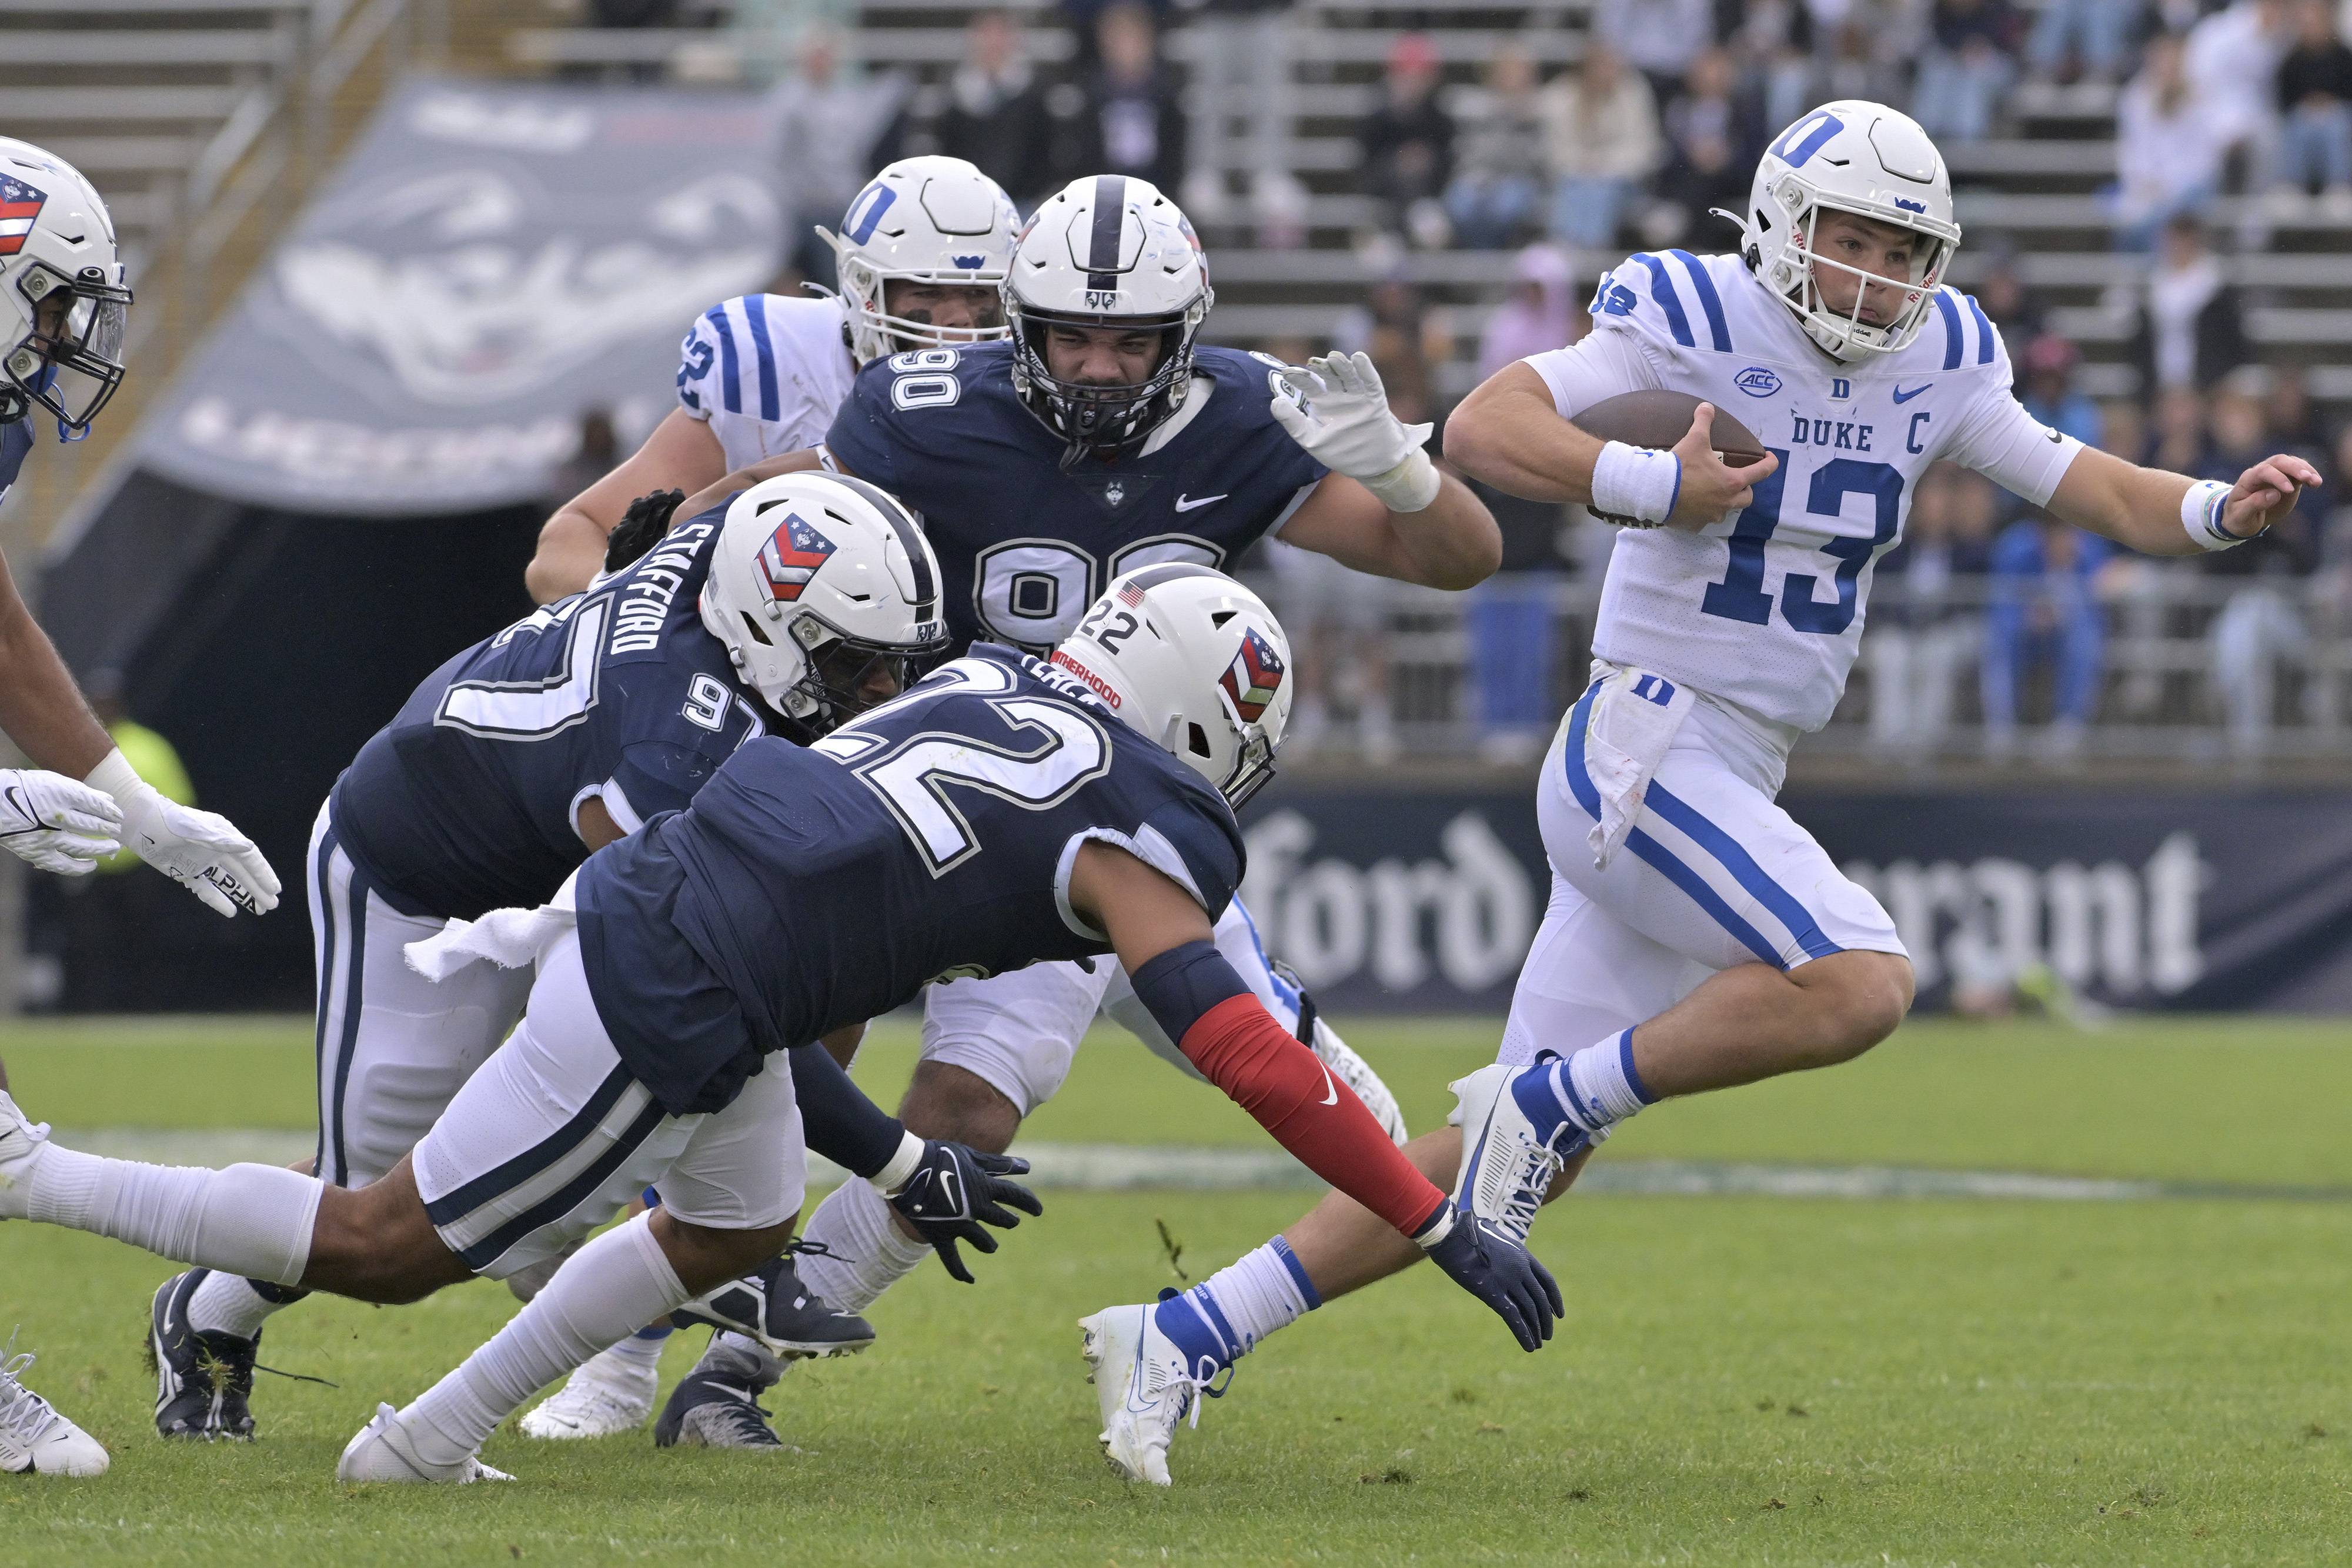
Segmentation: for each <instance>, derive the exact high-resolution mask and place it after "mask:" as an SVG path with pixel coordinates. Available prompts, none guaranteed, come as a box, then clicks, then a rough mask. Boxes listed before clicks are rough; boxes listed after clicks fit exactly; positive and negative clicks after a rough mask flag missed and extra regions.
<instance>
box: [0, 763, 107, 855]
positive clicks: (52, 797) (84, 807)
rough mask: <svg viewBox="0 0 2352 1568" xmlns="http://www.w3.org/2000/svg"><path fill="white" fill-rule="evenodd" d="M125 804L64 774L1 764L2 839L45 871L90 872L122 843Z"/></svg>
mask: <svg viewBox="0 0 2352 1568" xmlns="http://www.w3.org/2000/svg"><path fill="white" fill-rule="evenodd" d="M121 833H122V809H121V807H119V806H117V805H116V804H115V803H114V802H113V801H112V800H108V799H107V798H106V797H105V796H103V795H101V794H100V793H99V792H98V791H97V790H95V789H91V788H90V787H89V786H88V785H87V784H79V783H76V782H75V781H74V780H73V779H68V778H67V777H66V776H65V775H64V774H62V773H44V772H42V771H40V770H39V769H38V768H25V769H23V770H21V771H19V770H17V769H14V768H0V844H5V845H6V846H7V847H8V850H9V852H11V853H13V854H15V855H16V856H17V857H19V858H20V859H23V860H26V861H30V862H32V863H33V865H34V866H35V867H36V868H37V869H38V870H41V871H53V872H55V873H58V875H59V876H88V875H89V873H91V872H94V871H96V870H97V869H98V862H100V861H102V860H104V859H105V858H106V857H107V856H109V855H110V854H112V853H114V852H116V851H117V850H119V849H121V847H122V839H121Z"/></svg>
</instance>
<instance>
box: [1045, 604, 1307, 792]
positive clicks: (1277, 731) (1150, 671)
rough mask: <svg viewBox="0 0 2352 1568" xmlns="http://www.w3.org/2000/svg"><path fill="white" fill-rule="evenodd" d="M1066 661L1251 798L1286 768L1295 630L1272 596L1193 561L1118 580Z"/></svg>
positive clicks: (1064, 649) (1069, 646)
mask: <svg viewBox="0 0 2352 1568" xmlns="http://www.w3.org/2000/svg"><path fill="white" fill-rule="evenodd" d="M1054 663H1055V664H1056V665H1059V666H1060V667H1061V668H1063V669H1065V670H1066V671H1068V672H1069V673H1071V674H1075V675H1076V676H1077V677H1078V678H1079V679H1080V680H1082V681H1084V682H1085V683H1086V684H1087V685H1088V686H1090V687H1092V688H1093V689H1094V690H1095V691H1097V692H1098V693H1100V694H1102V695H1103V698H1104V700H1105V701H1107V702H1108V703H1109V704H1110V705H1111V706H1113V707H1114V708H1116V709H1117V710H1118V716H1120V717H1121V718H1123V719H1125V720H1127V722H1128V723H1129V725H1131V726H1132V727H1135V728H1136V729H1139V730H1140V731H1142V732H1143V733H1144V734H1145V735H1147V736H1149V737H1151V738H1152V739H1153V740H1155V741H1158V742H1159V743H1160V745H1161V746H1164V747H1167V748H1168V749H1169V750H1170V751H1171V752H1173V753H1174V754H1175V755H1176V756H1177V757H1178V758H1181V759H1182V761H1183V762H1184V763H1185V764H1186V765H1187V766H1189V767H1190V768H1192V770H1193V771H1194V772H1196V773H1198V774H1200V775H1201V777H1202V778H1203V779H1207V780H1208V781H1209V782H1210V783H1212V784H1213V785H1215V786H1216V787H1217V789H1218V791H1219V792H1220V793H1222V794H1223V796H1224V798H1225V800H1226V803H1227V804H1229V805H1231V806H1232V807H1233V808H1234V810H1240V809H1241V806H1242V802H1244V800H1248V799H1249V798H1250V797H1251V796H1252V795H1254V794H1255V793H1257V791H1258V790H1259V789H1262V788H1263V787H1264V786H1265V783H1266V781H1267V780H1268V779H1272V778H1273V777H1274V754H1275V753H1276V751H1277V750H1278V749H1280V747H1281V746H1282V733H1283V730H1284V729H1285V728H1286V727H1288V725H1289V723H1290V698H1291V684H1292V683H1291V682H1290V680H1289V678H1288V677H1289V670H1290V639H1289V638H1288V637H1286V636H1285V635H1284V634H1283V631H1282V622H1279V621H1276V619H1275V618H1274V612H1273V611H1271V610H1268V609H1267V608H1266V607H1265V601H1264V600H1262V599H1260V598H1259V597H1258V596H1257V595H1256V594H1255V593H1252V592H1251V591H1249V590H1248V589H1246V588H1244V587H1243V586H1242V585H1241V584H1240V583H1238V582H1235V581H1234V580H1233V579H1232V578H1230V577H1227V576H1226V575H1225V574H1224V573H1223V572H1222V571H1216V570H1212V569H1210V568H1208V567H1205V566H1195V565H1192V563H1190V562H1186V561H1169V562H1166V563H1163V564H1161V565H1159V566H1146V567H1139V568H1138V569H1136V570H1133V571H1129V572H1123V573H1121V574H1120V575H1119V576H1118V577H1115V578H1113V579H1112V580H1111V583H1110V587H1109V588H1108V589H1107V590H1105V591H1104V593H1103V596H1102V597H1101V598H1100V599H1097V600H1096V601H1094V603H1093V605H1092V606H1091V607H1089V608H1088V609H1087V614H1086V619H1085V620H1083V621H1081V622H1078V629H1077V630H1076V632H1071V633H1070V634H1069V636H1067V637H1066V638H1064V639H1063V640H1062V645H1061V646H1060V647H1058V648H1056V649H1055V650H1054Z"/></svg>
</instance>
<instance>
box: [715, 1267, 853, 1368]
mask: <svg viewBox="0 0 2352 1568" xmlns="http://www.w3.org/2000/svg"><path fill="white" fill-rule="evenodd" d="M669 1321H670V1322H673V1323H676V1324H677V1326H678V1327H680V1328H685V1327H687V1326H688V1325H689V1324H694V1323H699V1324H703V1325H705V1326H707V1327H709V1328H714V1329H725V1330H729V1331H730V1332H732V1333H740V1334H743V1335H745V1336H747V1337H748V1338H751V1339H755V1340H757V1341H759V1342H760V1343H761V1345H762V1346H764V1347H765V1348H766V1349H767V1351H768V1353H769V1354H772V1355H774V1356H776V1357H777V1358H778V1359H780V1360H782V1361H798V1360H800V1359H801V1358H803V1357H804V1356H806V1357H817V1356H827V1355H855V1354H857V1353H858V1352H859V1351H861V1350H864V1349H865V1348H866V1346H868V1345H870V1344H872V1343H874V1325H873V1324H871V1323H869V1322H866V1320H865V1319H864V1318H861V1317H859V1316H858V1315H857V1314H856V1313H855V1312H842V1311H840V1310H838V1309H837V1308H835V1306H833V1305H832V1303H830V1302H828V1301H826V1300H825V1299H824V1297H823V1296H820V1295H818V1294H817V1293H816V1292H815V1291H812V1290H810V1289H809V1288H808V1287H807V1286H806V1285H804V1284H803V1283H801V1277H800V1275H799V1274H797V1273H795V1272H794V1271H793V1255H792V1253H790V1252H787V1253H785V1254H784V1255H783V1256H782V1257H781V1258H779V1259H777V1260H775V1261H773V1262H772V1263H769V1264H767V1265H765V1266H764V1267H762V1268H760V1269H757V1270H753V1271H752V1272H751V1273H749V1274H746V1275H744V1276H743V1277H742V1278H741V1279H740V1280H730V1281H727V1283H725V1284H723V1285H721V1286H719V1288H718V1289H717V1290H715V1291H709V1292H708V1293H706V1294H704V1295H700V1296H697V1297H696V1298H695V1299H694V1300H693V1301H688V1302H687V1303H686V1305H684V1306H682V1307H680V1308H678V1309H677V1311H675V1312H671V1313H670V1315H669Z"/></svg>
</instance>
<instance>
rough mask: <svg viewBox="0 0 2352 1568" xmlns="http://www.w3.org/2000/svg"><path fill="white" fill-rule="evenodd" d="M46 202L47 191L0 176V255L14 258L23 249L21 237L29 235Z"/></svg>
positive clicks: (23, 238) (23, 239)
mask: <svg viewBox="0 0 2352 1568" xmlns="http://www.w3.org/2000/svg"><path fill="white" fill-rule="evenodd" d="M48 199H49V193H47V191H37V190H35V189H33V187H32V186H30V185H27V184H26V183H25V182H24V181H22V180H18V179H14V178H11V177H10V176H8V175H5V174H0V256H14V255H16V253H17V252H18V251H20V250H22V249H24V248H25V236H26V235H29V234H31V233H32V232H33V220H34V219H35V218H37V217H39V216H40V215H41V208H42V206H43V205H44V204H47V201H48Z"/></svg>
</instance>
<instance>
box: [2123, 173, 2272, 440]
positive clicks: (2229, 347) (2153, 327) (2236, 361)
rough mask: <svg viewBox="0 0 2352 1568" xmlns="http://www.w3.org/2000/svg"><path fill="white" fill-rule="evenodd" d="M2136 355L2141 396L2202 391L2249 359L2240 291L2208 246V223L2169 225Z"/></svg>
mask: <svg viewBox="0 0 2352 1568" xmlns="http://www.w3.org/2000/svg"><path fill="white" fill-rule="evenodd" d="M2132 350H2133V358H2134V359H2135V360H2136V361H2137V363H2138V366H2139V373H2140V388H2141V391H2142V394H2143V395H2146V394H2147V393H2148V392H2158V393H2161V392H2166V391H2168V390H2169V389H2171V388H2173V387H2180V386H2187V387H2194V388H2196V389H2197V390H2198V391H2200V392H2203V391H2205V390H2206V389H2208V388H2210V387H2211V386H2212V385H2213V383H2214V382H2218V381H2220V380H2221V378H2222V377H2223V376H2225V375H2228V374H2229V373H2230V372H2231V371H2233V370H2235V369H2237V368H2238V367H2239V366H2240V365H2242V364H2243V363H2245V362H2246V359H2247V350H2246V333H2245V327H2244V323H2243V320H2242V316H2241V313H2240V311H2239V307H2238V291H2237V289H2236V287H2233V286H2232V285H2231V283H2230V282H2229V280H2228V279H2227V278H2225V277H2223V276H2222V273H2221V261H2220V260H2219V259H2218V258H2217V257H2215V256H2214V255H2213V253H2212V252H2211V251H2210V250H2208V249H2207V248H2206V247H2205V225H2203V224H2201V223H2200V222H2199V221H2198V220H2197V218H2196V216H2195V215H2194V214H2189V213H2181V214H2177V215H2175V216H2174V217H2173V219H2172V221H2171V222H2169V223H2168V224H2166V225H2165V226H2164V250H2163V254H2162V255H2160V256H2158V258H2157V264H2156V267H2154V269H2152V270H2151V271H2150V272H2149V273H2148V277H2147V290H2146V294H2145V296H2144V298H2143V302H2142V304H2141V306H2140V310H2139V326H2138V330H2137V335H2136V337H2135V339H2134V341H2133V345H2132Z"/></svg>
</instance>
